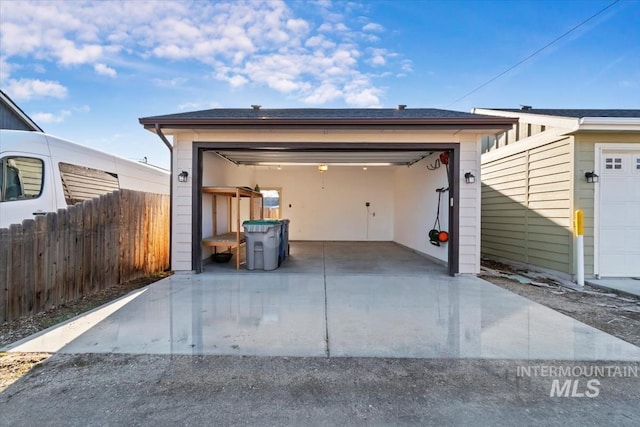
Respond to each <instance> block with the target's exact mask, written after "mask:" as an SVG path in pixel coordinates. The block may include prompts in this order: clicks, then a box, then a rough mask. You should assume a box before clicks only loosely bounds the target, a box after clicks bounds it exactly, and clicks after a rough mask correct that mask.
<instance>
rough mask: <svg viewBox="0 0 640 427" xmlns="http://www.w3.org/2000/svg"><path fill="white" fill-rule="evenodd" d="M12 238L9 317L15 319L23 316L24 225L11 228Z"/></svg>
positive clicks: (15, 225)
mask: <svg viewBox="0 0 640 427" xmlns="http://www.w3.org/2000/svg"><path fill="white" fill-rule="evenodd" d="M9 232H10V233H11V237H10V238H9V244H10V246H11V248H10V252H9V256H10V259H11V261H10V263H9V265H10V267H9V268H10V269H11V270H10V273H9V280H8V284H9V292H8V298H7V299H8V303H9V304H8V307H7V312H8V317H9V319H15V318H16V317H18V316H21V315H22V299H23V294H22V293H23V291H24V263H23V262H22V258H23V253H24V245H23V243H24V241H23V240H24V239H23V235H22V224H13V225H11V226H10V227H9Z"/></svg>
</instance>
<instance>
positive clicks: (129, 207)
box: [0, 190, 169, 322]
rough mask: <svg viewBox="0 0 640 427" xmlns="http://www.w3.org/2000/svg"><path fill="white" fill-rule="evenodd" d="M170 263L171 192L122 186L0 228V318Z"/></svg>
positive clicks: (84, 293) (34, 309) (38, 308)
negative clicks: (79, 202) (112, 191)
mask: <svg viewBox="0 0 640 427" xmlns="http://www.w3.org/2000/svg"><path fill="white" fill-rule="evenodd" d="M168 268H169V196H167V195H160V194H151V193H142V192H136V191H131V190H120V191H117V192H114V193H110V194H107V195H104V196H102V197H100V198H96V199H92V200H86V201H84V202H83V203H81V204H77V205H75V206H71V207H69V208H68V209H61V210H59V211H58V212H57V213H48V214H47V215H46V216H39V217H36V219H35V220H31V219H29V220H25V221H23V223H22V224H14V225H12V226H11V227H10V228H8V229H7V228H4V229H0V322H4V321H9V320H14V319H17V318H19V317H22V316H27V315H32V314H35V313H39V312H41V311H45V310H48V309H50V308H52V307H55V306H58V305H61V304H65V303H69V302H72V301H76V300H78V299H80V298H82V297H83V296H87V295H91V294H92V293H94V292H96V291H99V290H101V289H104V288H107V287H110V286H112V285H115V284H120V283H124V282H126V281H129V280H133V279H136V278H139V277H143V276H148V275H152V274H154V273H158V272H161V271H164V270H166V269H168Z"/></svg>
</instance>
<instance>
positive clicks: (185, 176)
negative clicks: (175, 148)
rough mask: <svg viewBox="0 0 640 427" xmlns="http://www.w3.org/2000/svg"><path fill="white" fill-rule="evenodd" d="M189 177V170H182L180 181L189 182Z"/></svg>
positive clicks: (179, 176)
mask: <svg viewBox="0 0 640 427" xmlns="http://www.w3.org/2000/svg"><path fill="white" fill-rule="evenodd" d="M187 179H189V172H187V171H182V172H180V173H179V174H178V182H187Z"/></svg>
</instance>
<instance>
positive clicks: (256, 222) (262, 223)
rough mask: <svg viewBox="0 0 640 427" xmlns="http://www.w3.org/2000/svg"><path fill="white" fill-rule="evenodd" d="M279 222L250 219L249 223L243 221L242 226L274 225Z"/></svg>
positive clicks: (275, 220)
mask: <svg viewBox="0 0 640 427" xmlns="http://www.w3.org/2000/svg"><path fill="white" fill-rule="evenodd" d="M279 222H280V221H278V220H277V219H252V220H250V221H244V222H243V223H242V225H275V224H278V223H279Z"/></svg>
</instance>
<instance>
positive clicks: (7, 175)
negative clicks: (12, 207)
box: [0, 157, 44, 202]
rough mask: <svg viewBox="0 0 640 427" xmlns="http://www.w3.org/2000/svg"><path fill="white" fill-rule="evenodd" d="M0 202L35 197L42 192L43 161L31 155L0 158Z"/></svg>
mask: <svg viewBox="0 0 640 427" xmlns="http://www.w3.org/2000/svg"><path fill="white" fill-rule="evenodd" d="M0 169H1V173H0V202H10V201H14V200H24V199H35V198H37V197H40V194H42V184H43V182H44V163H43V162H42V160H40V159H34V158H32V157H4V158H2V160H0Z"/></svg>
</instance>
